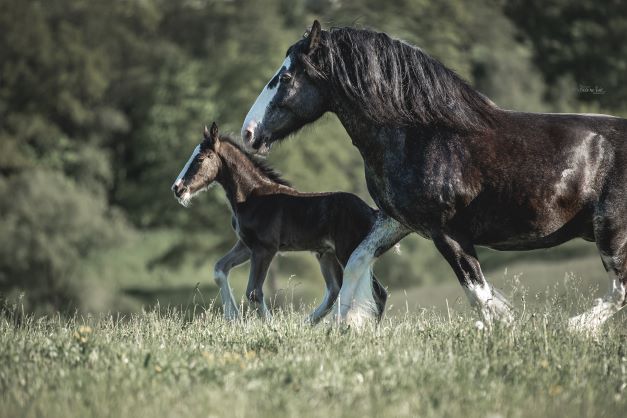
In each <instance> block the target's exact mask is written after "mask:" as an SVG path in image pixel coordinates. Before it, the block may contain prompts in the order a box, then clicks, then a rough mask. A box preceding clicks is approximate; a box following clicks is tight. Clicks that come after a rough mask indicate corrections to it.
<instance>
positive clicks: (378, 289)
mask: <svg viewBox="0 0 627 418" xmlns="http://www.w3.org/2000/svg"><path fill="white" fill-rule="evenodd" d="M372 290H373V292H374V302H375V303H376V304H377V321H381V319H382V318H383V314H384V313H385V303H386V302H387V300H388V292H387V290H385V287H383V285H382V284H381V283H380V282H379V280H378V279H377V276H375V275H374V273H373V274H372Z"/></svg>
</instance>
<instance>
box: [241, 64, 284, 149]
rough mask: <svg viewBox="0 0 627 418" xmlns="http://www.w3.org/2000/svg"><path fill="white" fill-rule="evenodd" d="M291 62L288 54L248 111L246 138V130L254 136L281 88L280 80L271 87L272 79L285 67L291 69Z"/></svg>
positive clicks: (243, 128) (244, 135) (244, 125)
mask: <svg viewBox="0 0 627 418" xmlns="http://www.w3.org/2000/svg"><path fill="white" fill-rule="evenodd" d="M291 64H292V60H291V58H290V57H289V56H288V57H287V58H285V61H283V64H281V67H279V69H278V70H277V72H276V73H274V75H273V76H272V78H271V79H270V81H269V82H268V84H266V86H265V87H264V89H263V90H262V91H261V94H259V97H257V100H255V103H254V104H253V106H252V107H251V108H250V110H249V111H248V114H247V115H246V119H244V124H243V125H242V138H243V139H244V140H245V139H246V131H250V132H251V133H252V135H253V136H254V133H255V128H256V127H257V125H259V124H260V123H261V122H262V121H263V118H264V117H265V116H266V111H267V110H268V105H270V102H272V99H274V96H275V95H276V92H277V90H278V89H279V83H278V82H275V83H274V84H273V86H272V87H270V84H271V83H272V80H274V78H275V77H276V76H277V75H278V74H279V73H280V72H281V70H283V69H284V68H286V69H289V68H290V65H291ZM251 139H252V138H251ZM244 142H246V141H244Z"/></svg>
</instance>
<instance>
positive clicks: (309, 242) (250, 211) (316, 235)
mask: <svg viewBox="0 0 627 418" xmlns="http://www.w3.org/2000/svg"><path fill="white" fill-rule="evenodd" d="M214 181H215V182H218V183H219V184H220V185H221V186H222V188H223V189H224V191H225V192H226V196H227V198H228V201H229V203H230V206H231V210H232V212H233V218H232V226H233V229H234V230H235V233H236V234H237V237H238V241H237V243H236V244H235V246H234V247H233V248H232V249H231V251H229V252H228V253H227V254H226V255H225V256H224V257H222V258H221V259H220V260H219V261H218V262H217V264H216V266H215V280H216V283H217V284H218V286H219V287H220V291H221V298H222V303H223V306H224V314H225V316H226V318H227V319H236V318H239V311H238V308H237V304H236V303H235V301H234V298H233V294H232V292H231V288H230V286H229V283H228V273H229V271H230V269H231V268H233V267H235V266H237V265H240V264H242V263H244V262H246V261H248V260H251V267H250V275H249V280H248V288H247V290H246V295H247V297H248V299H249V301H250V302H251V303H252V304H254V305H256V307H257V309H258V312H259V313H260V315H261V316H263V317H268V316H269V315H270V312H269V310H268V308H267V307H266V304H265V302H264V298H263V283H264V281H265V278H266V274H267V272H268V267H269V266H270V263H271V262H272V259H273V258H274V256H275V255H276V254H277V252H279V251H311V252H313V253H314V254H315V255H316V258H317V259H318V262H319V263H320V270H321V271H322V276H323V277H324V280H325V283H326V292H325V296H324V299H323V301H322V303H321V304H320V306H318V307H317V308H316V309H315V310H314V311H313V312H312V313H311V314H310V315H309V320H310V321H311V322H312V323H316V322H318V321H319V320H320V319H321V318H322V317H323V316H325V315H326V314H327V313H328V312H329V311H330V310H331V308H332V306H333V304H334V303H335V301H336V299H337V297H338V294H339V290H340V288H341V285H342V274H343V268H344V266H346V263H347V262H348V259H349V257H350V255H351V253H352V252H353V250H354V249H355V248H357V246H358V245H359V243H361V242H362V241H363V239H364V238H365V237H366V235H367V234H368V232H369V231H370V229H371V228H372V226H373V225H374V223H375V220H376V219H377V213H378V211H376V210H374V209H372V208H371V207H369V206H368V205H367V204H366V203H365V202H363V201H362V200H361V199H360V198H358V197H357V196H355V195H353V194H350V193H339V192H338V193H300V192H298V191H297V190H296V189H294V188H293V187H292V186H290V184H289V183H287V182H286V181H284V180H282V179H281V178H280V177H279V176H278V175H277V174H276V173H275V172H274V171H273V170H272V169H270V168H269V167H268V166H267V165H266V164H265V163H264V162H262V161H261V160H259V159H258V158H256V157H253V156H251V155H249V154H247V153H246V152H245V151H243V150H242V149H241V148H240V146H239V145H238V144H237V143H236V142H234V141H233V140H232V139H230V138H228V137H224V136H222V137H220V136H219V134H218V127H217V126H216V124H215V123H214V124H213V125H212V126H211V131H210V132H209V131H208V130H207V129H206V128H205V132H204V141H203V142H202V143H201V144H200V145H198V146H197V147H196V149H195V150H194V152H193V154H192V156H191V157H190V159H189V161H188V162H187V164H186V165H185V167H184V168H183V170H182V171H181V174H180V175H179V177H178V178H177V179H176V181H175V183H174V185H173V186H172V190H173V191H174V193H175V195H176V197H177V198H178V199H179V202H180V203H181V204H183V205H184V206H187V205H188V204H189V202H190V200H191V199H192V198H193V197H194V196H195V195H196V194H197V193H199V192H200V191H202V190H206V189H207V188H209V186H210V185H211V184H212V183H213V182H214ZM368 268H369V269H370V272H371V277H372V280H371V283H372V293H373V296H374V300H375V305H376V306H374V307H373V308H375V311H376V312H378V318H379V319H380V318H381V316H382V315H383V312H384V308H385V302H386V299H387V292H386V290H385V289H384V288H383V286H382V285H381V284H380V283H379V282H378V281H377V279H376V277H375V276H374V274H372V266H368Z"/></svg>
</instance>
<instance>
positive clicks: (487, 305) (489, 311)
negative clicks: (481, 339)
mask: <svg viewBox="0 0 627 418" xmlns="http://www.w3.org/2000/svg"><path fill="white" fill-rule="evenodd" d="M464 290H465V291H466V296H467V297H468V299H469V300H470V304H471V305H472V306H474V307H475V308H477V309H478V310H479V312H480V314H481V316H482V317H483V319H484V321H485V322H486V324H485V325H487V326H488V327H490V326H491V325H492V323H493V321H495V320H497V321H501V322H503V323H505V324H510V323H511V322H512V321H513V320H514V316H513V315H512V310H511V306H510V304H509V302H508V301H507V299H505V297H504V296H503V295H502V294H501V293H500V292H498V291H496V289H494V288H493V287H492V286H490V284H489V283H488V282H486V281H485V279H484V282H483V283H482V284H475V283H471V284H470V285H469V286H468V287H465V286H464ZM475 326H477V324H475Z"/></svg>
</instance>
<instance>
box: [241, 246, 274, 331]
mask: <svg viewBox="0 0 627 418" xmlns="http://www.w3.org/2000/svg"><path fill="white" fill-rule="evenodd" d="M274 254H275V253H274V252H271V251H268V250H267V249H265V248H260V249H257V248H255V249H253V251H252V255H251V261H250V275H249V276H248V286H247V288H246V296H247V297H248V301H249V302H250V303H251V305H252V306H253V307H254V309H255V310H256V311H257V313H258V314H259V316H260V317H262V318H265V319H269V318H270V317H271V316H272V315H271V314H270V310H269V309H268V307H267V306H266V302H265V300H264V298H263V283H264V282H265V280H266V275H267V274H268V268H269V267H270V263H271V262H272V259H273V258H274Z"/></svg>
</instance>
